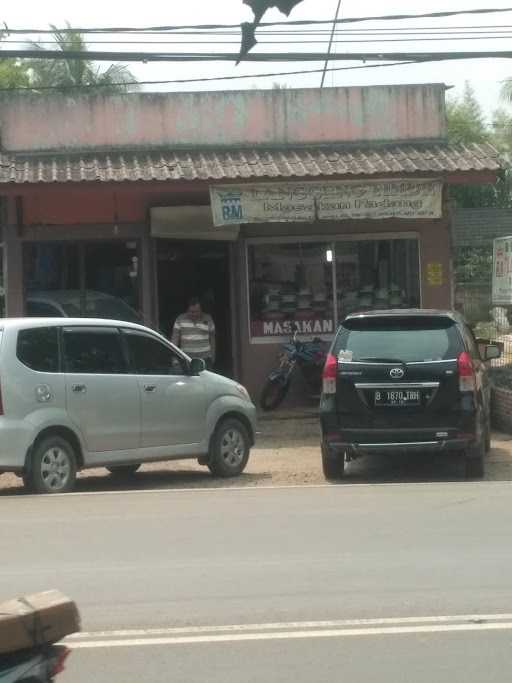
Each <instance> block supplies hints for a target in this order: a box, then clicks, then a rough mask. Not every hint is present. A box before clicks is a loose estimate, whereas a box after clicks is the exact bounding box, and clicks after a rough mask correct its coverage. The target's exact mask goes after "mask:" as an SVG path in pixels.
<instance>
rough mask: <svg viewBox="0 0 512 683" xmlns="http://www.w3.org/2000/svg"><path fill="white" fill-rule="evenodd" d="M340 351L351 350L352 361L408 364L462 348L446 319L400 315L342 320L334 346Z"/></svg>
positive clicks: (445, 356)
mask: <svg viewBox="0 0 512 683" xmlns="http://www.w3.org/2000/svg"><path fill="white" fill-rule="evenodd" d="M340 351H349V352H351V354H352V360H353V361H366V360H368V361H369V362H372V361H374V362H378V361H382V362H394V361H403V362H405V363H410V362H421V361H433V360H449V359H453V358H456V357H457V356H458V354H459V353H461V351H464V347H463V342H462V339H461V336H460V334H459V332H458V329H457V326H456V325H455V323H454V322H453V320H451V319H450V318H441V317H439V318H427V317H421V316H418V317H412V316H407V317H405V316H404V317H393V318H354V319H350V320H346V321H345V322H344V323H343V325H342V326H341V328H340V331H339V333H338V336H337V338H336V342H335V346H334V353H335V354H336V355H338V354H339V352H340ZM349 357H350V355H349Z"/></svg>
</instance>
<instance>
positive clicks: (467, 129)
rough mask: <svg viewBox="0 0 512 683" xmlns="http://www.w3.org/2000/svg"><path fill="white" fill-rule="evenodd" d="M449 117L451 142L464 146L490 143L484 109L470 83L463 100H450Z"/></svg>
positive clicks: (465, 89) (448, 103) (467, 85)
mask: <svg viewBox="0 0 512 683" xmlns="http://www.w3.org/2000/svg"><path fill="white" fill-rule="evenodd" d="M447 116H448V138H449V140H450V142H452V143H455V144H463V145H469V144H472V143H474V142H476V143H482V142H489V140H490V137H491V136H490V132H489V130H488V129H487V126H486V123H485V119H484V115H483V112H482V108H481V107H480V104H479V103H478V100H477V99H476V96H475V92H474V90H473V88H472V87H471V85H470V84H469V83H468V82H466V85H465V88H464V93H463V95H462V97H461V98H452V99H449V100H448V102H447Z"/></svg>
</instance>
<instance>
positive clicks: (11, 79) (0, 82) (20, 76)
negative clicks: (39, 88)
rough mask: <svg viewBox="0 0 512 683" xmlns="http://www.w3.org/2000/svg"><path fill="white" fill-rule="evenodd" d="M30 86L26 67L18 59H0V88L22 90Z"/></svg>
mask: <svg viewBox="0 0 512 683" xmlns="http://www.w3.org/2000/svg"><path fill="white" fill-rule="evenodd" d="M28 85H30V75H29V72H28V65H27V64H26V63H23V62H21V61H20V60H18V59H0V88H22V87H26V86H28Z"/></svg>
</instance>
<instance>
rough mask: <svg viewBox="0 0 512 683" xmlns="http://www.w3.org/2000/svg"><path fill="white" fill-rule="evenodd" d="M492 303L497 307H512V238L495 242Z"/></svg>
mask: <svg viewBox="0 0 512 683" xmlns="http://www.w3.org/2000/svg"><path fill="white" fill-rule="evenodd" d="M492 303H493V304H494V305H495V306H512V237H499V238H497V239H495V240H494V249H493V269H492Z"/></svg>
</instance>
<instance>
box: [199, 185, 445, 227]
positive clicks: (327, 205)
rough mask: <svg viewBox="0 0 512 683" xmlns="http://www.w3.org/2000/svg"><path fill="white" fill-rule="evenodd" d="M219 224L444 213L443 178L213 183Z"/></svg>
mask: <svg viewBox="0 0 512 683" xmlns="http://www.w3.org/2000/svg"><path fill="white" fill-rule="evenodd" d="M210 195H211V205H212V212H213V223H214V225H215V226H221V225H233V224H237V225H240V224H241V223H281V222H314V221H316V220H320V221H322V220H323V221H332V220H350V219H352V220H358V219H384V218H413V219H414V218H432V219H435V218H441V216H442V197H443V183H442V181H440V180H379V181H366V182H358V181H349V182H337V181H332V182H307V183H255V184H251V185H214V186H212V187H211V188H210Z"/></svg>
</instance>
